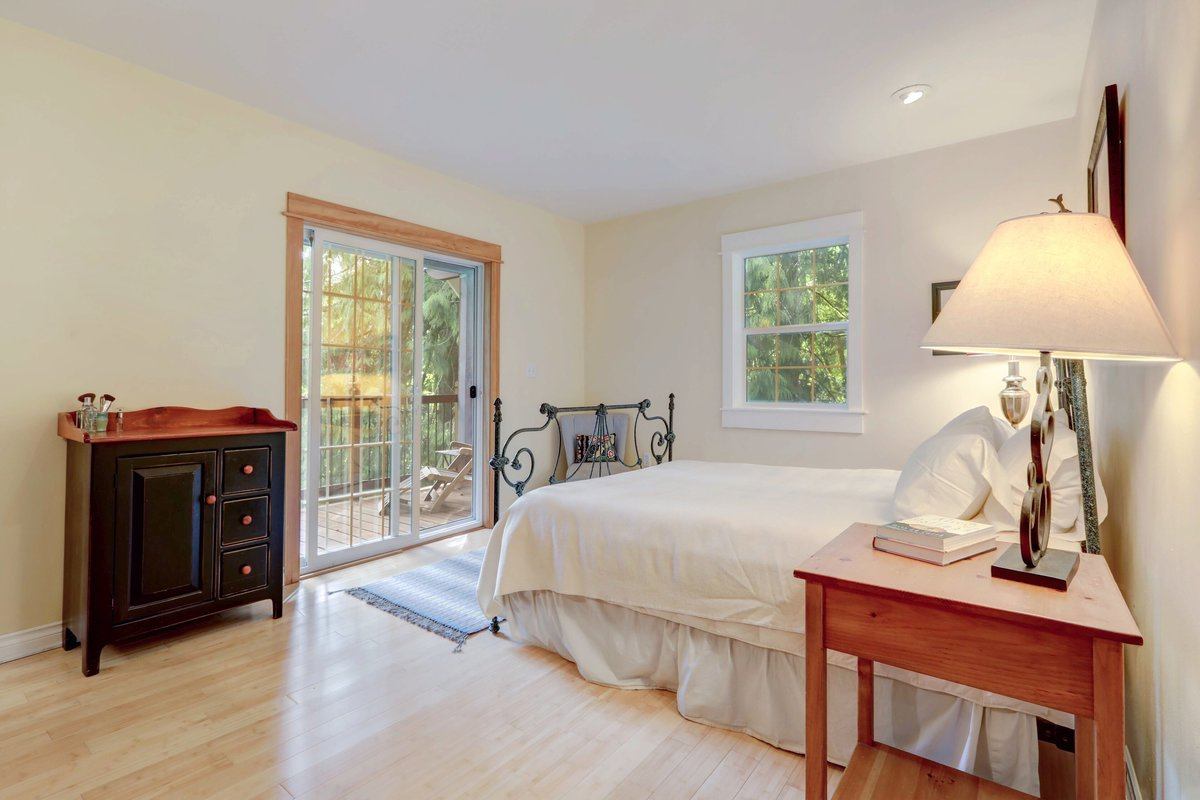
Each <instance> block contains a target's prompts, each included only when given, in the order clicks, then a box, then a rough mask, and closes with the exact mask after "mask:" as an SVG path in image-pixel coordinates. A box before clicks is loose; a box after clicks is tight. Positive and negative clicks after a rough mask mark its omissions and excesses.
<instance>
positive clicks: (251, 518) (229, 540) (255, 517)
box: [221, 497, 271, 547]
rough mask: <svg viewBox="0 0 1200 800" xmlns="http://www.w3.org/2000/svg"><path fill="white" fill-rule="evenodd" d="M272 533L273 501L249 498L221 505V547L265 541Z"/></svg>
mask: <svg viewBox="0 0 1200 800" xmlns="http://www.w3.org/2000/svg"><path fill="white" fill-rule="evenodd" d="M270 532H271V501H270V498H267V497H247V498H246V499H245V500H226V501H225V502H223V503H221V546H222V547H229V546H230V545H234V544H241V543H242V542H253V541H255V540H256V539H265V538H267V534H269V533H270Z"/></svg>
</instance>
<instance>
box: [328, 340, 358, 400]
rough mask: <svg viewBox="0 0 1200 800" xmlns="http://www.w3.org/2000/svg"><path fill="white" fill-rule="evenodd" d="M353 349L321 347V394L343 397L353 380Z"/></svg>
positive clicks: (348, 392)
mask: <svg viewBox="0 0 1200 800" xmlns="http://www.w3.org/2000/svg"><path fill="white" fill-rule="evenodd" d="M353 367H354V351H353V350H351V349H350V348H349V347H322V348H321V395H322V396H324V397H345V396H347V395H349V394H350V386H351V384H352V383H353V382H354V375H353Z"/></svg>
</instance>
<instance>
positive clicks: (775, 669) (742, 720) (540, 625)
mask: <svg viewBox="0 0 1200 800" xmlns="http://www.w3.org/2000/svg"><path fill="white" fill-rule="evenodd" d="M503 604H504V606H505V611H506V615H507V617H508V624H507V627H508V631H509V634H510V635H511V636H512V638H514V639H516V640H517V641H521V642H525V643H528V644H533V645H536V646H538V647H541V648H543V649H545V650H549V651H551V652H554V653H558V654H559V655H561V656H562V657H563V658H566V659H568V660H570V661H573V662H575V665H576V666H577V668H578V669H579V674H580V675H581V676H582V677H584V678H585V679H587V680H589V681H592V682H594V683H599V684H603V685H605V686H615V687H619V688H623V689H667V690H670V691H672V692H675V693H676V704H677V707H678V709H679V713H680V714H682V715H683V716H684V717H687V718H688V719H690V720H694V721H696V722H701V723H704V724H706V725H714V726H716V727H720V728H727V729H730V730H735V731H741V732H743V733H747V734H749V735H751V736H753V737H755V738H757V739H761V740H763V741H764V742H767V743H769V744H772V745H775V746H776V747H780V748H783V749H785V750H790V751H792V752H795V753H803V752H804V657H803V656H802V655H798V654H795V653H789V652H783V651H780V650H774V649H769V648H765V647H758V646H755V645H752V644H748V643H746V642H744V641H741V640H738V639H732V638H728V637H725V636H720V635H717V634H714V633H710V632H708V631H704V630H700V629H698V628H695V627H691V626H688V625H683V624H680V623H678V622H673V621H670V620H666V619H662V618H661V617H657V616H653V615H651V614H647V613H644V612H640V611H635V610H633V609H630V608H626V607H624V606H618V605H615V604H612V603H606V602H604V601H601V600H592V599H588V598H583V597H574V596H567V595H561V594H557V593H555V592H550V591H534V592H518V593H515V594H510V595H506V596H505V597H504V598H503ZM828 672H829V695H828V698H829V743H828V748H829V760H830V761H832V762H833V763H835V764H840V765H843V766H844V765H845V764H846V762H847V761H848V760H849V758H850V754H851V752H852V751H853V749H854V743H855V740H856V737H857V731H856V721H857V716H856V715H857V702H858V700H857V697H858V695H857V680H858V676H857V673H856V672H855V670H853V669H848V668H846V667H845V666H844V665H841V664H837V663H830V665H829V671H828ZM875 736H876V738H877V739H878V740H879V741H881V742H884V743H886V744H891V745H894V746H896V747H900V748H903V749H904V750H908V751H910V752H913V753H917V754H919V755H921V756H924V757H926V758H929V759H931V760H934V761H939V762H941V763H943V764H947V765H949V766H952V767H955V768H957V769H961V770H964V771H967V772H972V773H974V774H976V775H979V776H980V777H983V778H987V779H988V780H992V781H996V782H997V783H1002V784H1004V785H1006V786H1011V787H1012V788H1014V789H1017V790H1019V791H1022V792H1027V793H1029V794H1032V795H1034V796H1035V797H1036V796H1038V795H1039V790H1038V789H1039V787H1038V750H1037V722H1036V718H1035V717H1034V716H1032V715H1030V714H1027V713H1023V712H1021V711H1016V710H1012V709H1007V708H997V707H991V706H985V705H981V704H979V703H976V702H972V701H971V700H967V699H964V698H962V697H957V696H955V695H952V694H946V693H944V692H938V691H932V690H929V689H923V688H918V687H916V686H913V685H911V684H909V683H906V682H903V681H900V680H894V679H892V678H889V677H887V676H884V675H879V674H878V673H877V674H876V676H875Z"/></svg>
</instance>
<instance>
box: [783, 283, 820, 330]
mask: <svg viewBox="0 0 1200 800" xmlns="http://www.w3.org/2000/svg"><path fill="white" fill-rule="evenodd" d="M779 299H780V312H779V324H780V325H811V324H812V322H813V298H812V292H811V291H810V290H809V289H789V290H787V291H783V292H780V293H779Z"/></svg>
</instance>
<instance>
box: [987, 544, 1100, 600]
mask: <svg viewBox="0 0 1200 800" xmlns="http://www.w3.org/2000/svg"><path fill="white" fill-rule="evenodd" d="M1078 570H1079V553H1075V552H1072V551H1070V550H1054V549H1050V550H1047V551H1046V555H1044V556H1042V560H1041V561H1039V562H1038V565H1037V566H1036V567H1027V566H1025V562H1024V561H1023V560H1022V559H1021V548H1020V547H1019V546H1017V545H1015V544H1014V545H1010V546H1009V548H1008V549H1007V550H1005V551H1004V552H1003V553H1001V554H1000V555H999V556H998V557H997V558H996V560H995V561H993V562H992V577H993V578H1003V579H1005V580H1009V581H1019V582H1020V583H1029V584H1033V585H1034V586H1045V587H1046V588H1047V589H1058V590H1059V591H1060V592H1065V591H1066V590H1067V587H1068V586H1070V585H1071V579H1072V578H1074V577H1075V573H1076V572H1077V571H1078Z"/></svg>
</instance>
